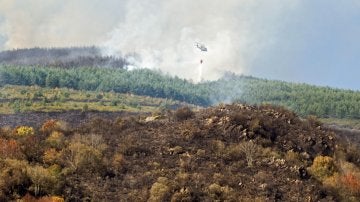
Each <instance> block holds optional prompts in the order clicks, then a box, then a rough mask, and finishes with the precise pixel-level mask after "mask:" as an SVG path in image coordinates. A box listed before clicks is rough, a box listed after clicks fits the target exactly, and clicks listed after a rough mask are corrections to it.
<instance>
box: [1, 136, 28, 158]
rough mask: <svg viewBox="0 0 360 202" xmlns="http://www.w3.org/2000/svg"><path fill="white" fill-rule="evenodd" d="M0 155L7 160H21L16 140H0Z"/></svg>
mask: <svg viewBox="0 0 360 202" xmlns="http://www.w3.org/2000/svg"><path fill="white" fill-rule="evenodd" d="M0 155H1V156H3V157H5V158H6V157H7V158H21V157H22V156H23V154H22V153H21V150H20V146H19V144H18V143H17V142H16V140H6V139H0Z"/></svg>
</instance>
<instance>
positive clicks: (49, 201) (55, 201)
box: [20, 193, 65, 202]
mask: <svg viewBox="0 0 360 202" xmlns="http://www.w3.org/2000/svg"><path fill="white" fill-rule="evenodd" d="M20 201H23V202H64V201H65V200H64V198H62V197H60V196H44V197H41V198H35V197H34V196H31V195H30V194H29V193H27V194H26V195H25V196H24V197H22V198H21V200H20Z"/></svg>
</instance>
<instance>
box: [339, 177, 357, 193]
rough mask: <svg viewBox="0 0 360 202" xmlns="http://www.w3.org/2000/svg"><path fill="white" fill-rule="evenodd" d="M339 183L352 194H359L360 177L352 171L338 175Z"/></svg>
mask: <svg viewBox="0 0 360 202" xmlns="http://www.w3.org/2000/svg"><path fill="white" fill-rule="evenodd" d="M340 182H341V185H342V186H343V187H344V188H345V190H346V191H349V192H350V193H351V194H352V195H356V196H359V195H360V178H359V177H358V176H356V174H354V173H347V174H345V175H343V176H341V177H340Z"/></svg>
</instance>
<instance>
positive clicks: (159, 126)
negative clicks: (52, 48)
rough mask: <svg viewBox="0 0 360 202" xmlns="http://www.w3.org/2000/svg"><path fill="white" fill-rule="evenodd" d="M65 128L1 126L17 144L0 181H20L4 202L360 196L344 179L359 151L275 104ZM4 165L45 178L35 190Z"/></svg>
mask: <svg viewBox="0 0 360 202" xmlns="http://www.w3.org/2000/svg"><path fill="white" fill-rule="evenodd" d="M65 125H66V124H64V123H62V122H61V121H47V122H46V123H44V124H43V126H42V127H40V128H38V129H35V130H34V134H26V135H24V134H23V135H22V136H21V137H19V133H20V132H21V131H22V130H20V128H21V127H20V128H19V127H18V128H15V129H9V128H8V129H5V128H3V129H2V131H1V136H2V139H4V140H6V141H10V140H12V139H14V140H15V141H17V142H18V144H19V151H18V152H19V153H16V155H15V154H13V155H9V153H8V156H6V155H5V153H4V152H3V153H2V159H1V167H2V169H1V172H2V176H3V179H7V178H6V177H9V176H7V175H8V172H5V170H6V171H9V170H11V171H12V172H13V173H17V174H18V175H17V176H21V177H19V179H20V180H17V181H15V180H13V181H12V184H11V183H5V184H4V183H1V191H2V197H3V199H6V200H10V199H15V198H19V197H20V198H21V197H23V196H24V195H25V194H26V193H28V194H27V195H26V197H27V198H32V196H30V195H33V196H34V195H37V197H44V196H47V195H57V196H61V197H63V198H65V199H66V200H68V201H82V200H85V201H86V200H88V201H91V200H92V201H101V200H105V201H147V200H150V201H170V200H171V201H214V200H220V201H224V200H228V201H239V200H242V201H253V200H259V201H265V200H270V201H296V200H309V201H318V200H324V201H338V200H342V199H344V200H345V199H346V200H347V199H351V200H356V199H357V198H356V197H357V196H358V194H359V193H360V192H359V190H358V188H359V187H356V184H355V185H354V184H351V185H352V186H348V184H346V181H344V180H343V177H344V176H346V175H348V174H349V172H351V174H352V175H353V176H355V177H354V180H358V178H357V165H358V164H359V158H358V155H357V151H358V150H356V149H354V148H353V147H352V149H353V150H351V149H350V148H349V147H346V146H347V145H345V144H344V143H342V142H341V141H340V139H339V137H338V136H337V135H336V133H334V132H333V131H331V130H330V129H325V128H323V127H322V126H321V124H320V123H319V122H318V121H316V120H315V119H313V118H309V119H302V118H299V117H298V116H296V115H295V114H294V113H292V112H290V111H288V110H285V109H283V108H279V107H272V106H249V105H242V104H233V105H220V106H217V107H212V108H207V109H203V110H199V111H197V112H193V111H191V110H190V109H188V108H181V109H179V110H177V111H174V112H171V111H168V112H166V113H165V112H164V113H159V114H156V115H153V116H150V117H149V116H148V117H146V116H145V115H142V116H141V115H140V116H139V115H136V116H120V117H118V118H113V117H107V118H96V119H92V120H91V121H88V122H86V123H80V124H78V125H77V126H75V127H68V126H67V127H66V126H65ZM54 134H57V135H54ZM59 137H61V138H59ZM25 139H26V141H25ZM29 140H31V145H28V144H29V142H30V141H29ZM34 145H39V146H36V147H35V148H34V147H33V146H34ZM50 154H51V155H50ZM9 159H16V161H19V162H21V165H22V167H28V169H25V170H29V169H30V170H32V169H33V168H34V166H35V165H36V166H38V167H41V169H43V170H44V171H43V172H44V173H47V175H45V176H49V177H48V179H46V178H42V180H43V181H41V183H39V182H38V181H36V180H34V177H33V176H32V175H31V172H25V171H24V172H22V171H21V169H20V168H18V167H17V166H19V164H20V163H18V164H15V163H14V161H15V160H13V161H11V160H9ZM323 159H325V160H324V162H322V160H323ZM318 161H321V162H322V164H319V165H318V164H317V162H318ZM344 164H346V165H348V166H347V168H348V169H347V171H344V170H345V169H344V166H343V165H344ZM16 165H17V166H16ZM349 165H351V166H349ZM349 167H351V168H352V169H351V170H350V171H349ZM5 168H6V169H5ZM55 168H56V169H55ZM54 169H55V170H56V171H54ZM319 170H320V171H319ZM29 173H30V174H29ZM319 173H320V174H319ZM330 178H331V179H333V178H334V179H333V181H336V182H338V183H337V184H339V185H334V183H333V184H332V183H331V182H332V181H331V179H330ZM335 178H336V179H335ZM344 179H345V178H344ZM346 179H347V178H346ZM326 180H327V181H326ZM35 182H36V183H38V184H40V185H39V187H40V191H39V190H37V192H36V189H34V184H36V183H35ZM335 184H336V183H335ZM354 186H355V188H354ZM349 187H350V188H349Z"/></svg>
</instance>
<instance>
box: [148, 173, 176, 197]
mask: <svg viewBox="0 0 360 202" xmlns="http://www.w3.org/2000/svg"><path fill="white" fill-rule="evenodd" d="M169 185H170V182H169V179H167V178H166V177H159V178H158V179H157V181H156V182H155V183H154V184H153V185H152V186H151V189H150V197H149V200H148V201H150V202H155V201H156V202H157V201H167V200H168V199H169V197H170V195H171V186H169Z"/></svg>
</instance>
